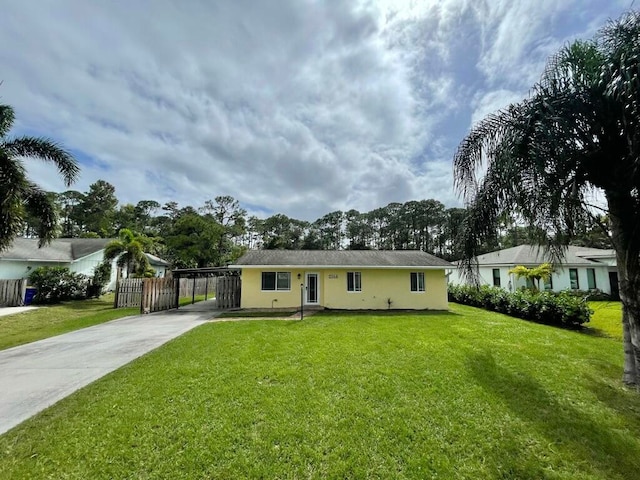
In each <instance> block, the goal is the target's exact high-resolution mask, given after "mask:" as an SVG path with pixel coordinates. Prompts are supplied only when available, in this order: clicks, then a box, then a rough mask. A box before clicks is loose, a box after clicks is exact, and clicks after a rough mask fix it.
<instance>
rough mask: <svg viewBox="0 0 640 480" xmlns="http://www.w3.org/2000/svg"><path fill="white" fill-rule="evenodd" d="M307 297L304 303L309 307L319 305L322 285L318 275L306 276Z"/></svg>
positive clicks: (310, 274) (309, 274) (308, 274)
mask: <svg viewBox="0 0 640 480" xmlns="http://www.w3.org/2000/svg"><path fill="white" fill-rule="evenodd" d="M304 289H305V296H304V303H306V304H307V305H317V304H318V302H319V299H320V285H319V282H318V274H317V273H307V274H305V288H304Z"/></svg>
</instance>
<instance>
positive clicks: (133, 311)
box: [0, 293, 204, 350]
mask: <svg viewBox="0 0 640 480" xmlns="http://www.w3.org/2000/svg"><path fill="white" fill-rule="evenodd" d="M113 297H114V295H113V294H112V293H111V294H108V295H103V296H101V297H100V298H92V299H89V300H72V301H68V302H63V303H60V304H56V305H42V306H39V308H38V309H37V310H29V311H26V312H22V313H16V314H14V315H7V316H1V317H0V350H4V349H5V348H11V347H15V346H17V345H23V344H25V343H30V342H35V341H36V340H42V339H44V338H49V337H53V336H55V335H60V334H63V333H68V332H71V331H73V330H79V329H81V328H86V327H91V326H93V325H98V324H99V323H105V322H110V321H111V320H116V319H118V318H123V317H128V316H130V315H139V314H140V308H139V307H133V308H118V309H115V308H113ZM203 300H204V295H196V297H195V301H196V302H201V301H203ZM191 301H192V297H188V298H181V299H180V306H184V305H189V304H190V303H191Z"/></svg>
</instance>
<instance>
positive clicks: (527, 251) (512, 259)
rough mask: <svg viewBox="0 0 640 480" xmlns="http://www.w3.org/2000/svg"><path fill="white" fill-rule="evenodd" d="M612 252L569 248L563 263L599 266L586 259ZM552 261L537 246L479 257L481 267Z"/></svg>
mask: <svg viewBox="0 0 640 480" xmlns="http://www.w3.org/2000/svg"><path fill="white" fill-rule="evenodd" d="M610 252H611V251H610V250H601V249H598V248H585V247H574V246H569V247H567V249H566V250H565V252H564V260H563V262H562V263H563V264H564V265H594V264H595V265H597V264H598V263H597V262H594V261H591V260H589V259H588V258H586V257H589V256H593V257H596V256H598V254H603V255H604V254H606V253H610ZM551 261H552V259H551V257H550V256H549V255H547V254H546V253H545V250H544V248H543V247H538V246H535V245H519V246H517V247H512V248H505V249H504V250H498V251H496V252H491V253H485V254H484V255H479V256H478V264H479V265H540V264H541V263H545V262H551Z"/></svg>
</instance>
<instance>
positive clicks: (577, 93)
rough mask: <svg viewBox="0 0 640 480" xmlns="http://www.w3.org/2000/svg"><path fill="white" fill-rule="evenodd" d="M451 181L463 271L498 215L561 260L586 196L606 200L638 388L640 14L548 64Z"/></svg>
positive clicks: (462, 157) (461, 157)
mask: <svg viewBox="0 0 640 480" xmlns="http://www.w3.org/2000/svg"><path fill="white" fill-rule="evenodd" d="M478 171H484V172H486V173H484V174H483V176H481V177H480V178H478V174H477V172H478ZM454 174H455V180H456V186H457V188H458V190H459V191H460V192H461V193H462V194H463V195H464V196H465V198H466V200H467V202H468V205H469V211H468V215H467V216H466V219H465V226H464V242H463V246H464V253H465V258H466V261H465V262H464V265H465V266H466V269H467V271H468V272H472V271H473V258H474V256H475V255H476V254H477V251H478V249H479V247H480V246H481V244H482V241H483V240H484V239H486V238H487V237H489V236H490V235H491V234H492V232H494V231H495V228H496V224H497V220H498V218H499V217H500V215H502V214H503V213H505V212H507V213H509V212H512V213H513V212H516V211H517V213H518V214H519V215H520V216H521V217H522V218H523V219H524V221H525V222H526V223H527V224H528V225H529V226H531V227H534V228H533V230H532V231H533V232H534V233H535V235H536V241H537V242H538V243H540V244H543V245H547V247H548V248H549V250H550V252H552V253H553V254H554V256H555V257H558V258H560V257H562V254H563V246H564V245H566V244H568V242H569V241H570V239H571V238H572V235H573V233H574V230H575V225H576V223H578V222H583V221H586V220H587V219H590V218H593V216H594V213H593V208H592V206H591V204H590V198H591V195H590V194H591V193H592V192H593V190H594V189H599V190H600V191H602V192H603V194H604V198H605V200H606V202H607V208H608V214H609V219H610V228H611V234H612V235H611V236H612V244H613V247H614V249H615V251H616V256H617V266H618V276H619V280H620V297H621V300H622V304H623V326H624V338H625V368H624V376H623V379H624V381H625V382H626V383H628V384H634V385H638V384H640V377H639V375H638V372H639V371H640V369H639V367H640V229H639V228H638V225H640V14H639V13H638V12H629V13H627V14H625V15H623V16H622V17H621V18H620V19H618V20H617V21H612V22H610V23H609V24H608V25H607V26H606V27H605V28H603V29H602V30H600V31H599V32H598V34H597V35H596V37H595V38H594V39H593V40H590V41H576V42H574V43H572V44H570V45H567V46H566V47H564V48H563V49H562V50H560V51H559V52H558V53H557V54H556V55H555V56H553V57H552V58H551V59H550V61H549V62H548V64H547V67H546V69H545V71H544V73H543V75H542V78H541V80H540V81H539V82H538V83H537V84H536V85H535V86H534V87H533V89H532V90H531V93H530V95H529V97H528V98H526V99H524V100H522V101H521V102H520V103H517V104H514V105H511V106H509V107H508V108H507V109H505V110H502V111H500V112H497V113H495V114H492V115H489V116H488V117H486V118H485V119H484V120H482V121H481V122H480V123H478V124H477V125H476V126H475V127H474V128H473V129H472V130H471V132H470V133H469V134H468V136H467V137H466V138H465V139H464V140H463V141H462V143H461V144H460V146H459V147H458V150H457V152H456V154H455V158H454Z"/></svg>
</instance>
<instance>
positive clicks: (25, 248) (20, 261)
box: [0, 238, 169, 290]
mask: <svg viewBox="0 0 640 480" xmlns="http://www.w3.org/2000/svg"><path fill="white" fill-rule="evenodd" d="M112 240H113V239H110V238H56V239H54V240H52V241H51V243H50V244H48V245H45V246H44V247H42V248H38V239H37V238H16V239H15V240H14V242H13V244H12V245H11V247H10V248H9V249H7V250H5V251H3V252H0V280H1V279H15V278H27V277H29V274H30V273H31V272H32V271H33V269H35V268H37V267H68V268H69V270H71V271H72V272H76V273H81V274H83V275H88V276H92V275H93V271H94V269H95V268H96V266H98V265H99V264H100V263H102V261H103V259H104V248H105V247H106V246H107V244H108V243H109V242H111V241H112ZM146 255H147V258H148V259H149V263H150V264H151V266H152V267H153V268H154V269H155V270H156V276H162V277H164V276H165V274H166V271H167V270H168V269H169V264H168V263H167V262H166V261H164V260H162V259H161V258H158V257H156V256H155V255H151V254H146ZM117 271H118V269H117V267H116V263H115V261H114V262H113V263H112V268H111V279H110V281H109V284H108V285H107V289H108V290H113V289H114V288H115V282H116V276H117Z"/></svg>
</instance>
